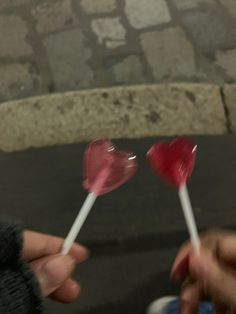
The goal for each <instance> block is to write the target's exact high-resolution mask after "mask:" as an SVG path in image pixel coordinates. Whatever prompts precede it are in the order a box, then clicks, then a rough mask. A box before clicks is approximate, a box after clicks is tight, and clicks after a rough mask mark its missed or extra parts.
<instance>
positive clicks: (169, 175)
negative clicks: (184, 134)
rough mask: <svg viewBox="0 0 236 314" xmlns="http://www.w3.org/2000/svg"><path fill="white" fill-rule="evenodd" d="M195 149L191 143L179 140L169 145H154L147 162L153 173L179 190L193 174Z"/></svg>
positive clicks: (183, 139)
mask: <svg viewBox="0 0 236 314" xmlns="http://www.w3.org/2000/svg"><path fill="white" fill-rule="evenodd" d="M196 148H197V146H196V145H194V144H193V143H192V142H190V141H189V140H187V139H185V138H179V139H177V140H175V141H173V142H170V143H169V144H166V143H159V144H155V145H153V146H152V147H151V149H150V150H149V151H148V154H147V158H148V161H149V163H150V165H151V167H152V168H153V170H154V171H155V172H157V173H158V174H159V175H160V176H162V177H163V178H164V179H165V180H166V181H167V182H169V183H170V184H172V185H174V186H176V187H178V188H180V187H181V186H182V185H184V184H186V182H187V180H188V178H189V177H190V176H191V174H192V172H193V168H194V165H195V159H196Z"/></svg>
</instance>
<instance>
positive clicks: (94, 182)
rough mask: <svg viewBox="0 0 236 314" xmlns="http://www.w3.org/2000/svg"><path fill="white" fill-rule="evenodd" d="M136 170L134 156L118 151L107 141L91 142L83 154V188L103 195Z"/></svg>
mask: <svg viewBox="0 0 236 314" xmlns="http://www.w3.org/2000/svg"><path fill="white" fill-rule="evenodd" d="M136 170H137V161H136V156H135V155H134V154H133V153H129V152H125V151H120V150H118V149H116V147H115V146H114V145H113V144H112V143H111V142H110V141H108V140H105V139H98V140H94V141H92V142H91V143H90V144H89V145H88V147H87V149H86V151H85V153H84V183H83V185H84V188H85V189H86V190H88V191H89V192H94V193H95V194H96V195H103V194H106V193H109V192H111V191H112V190H114V189H116V188H118V187H119V186H120V185H122V184H123V183H125V182H126V181H127V180H128V179H130V178H131V177H132V176H133V175H134V173H135V172H136Z"/></svg>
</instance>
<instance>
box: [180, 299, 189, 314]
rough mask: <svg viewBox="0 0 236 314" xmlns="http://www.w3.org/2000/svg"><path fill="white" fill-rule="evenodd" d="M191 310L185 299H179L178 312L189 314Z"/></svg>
mask: <svg viewBox="0 0 236 314" xmlns="http://www.w3.org/2000/svg"><path fill="white" fill-rule="evenodd" d="M190 310H191V304H190V303H189V302H186V301H184V300H183V301H181V305H180V311H179V312H180V314H189V313H190Z"/></svg>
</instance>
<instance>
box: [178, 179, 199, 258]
mask: <svg viewBox="0 0 236 314" xmlns="http://www.w3.org/2000/svg"><path fill="white" fill-rule="evenodd" d="M179 197H180V202H181V205H182V208H183V212H184V217H185V220H186V224H187V227H188V231H189V234H190V238H191V241H192V244H193V247H194V249H195V250H196V252H197V253H199V252H200V239H199V236H198V232H197V227H196V223H195V219H194V216H193V209H192V206H191V202H190V199H189V194H188V190H187V186H186V184H184V185H183V186H181V187H180V189H179Z"/></svg>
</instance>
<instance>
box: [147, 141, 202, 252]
mask: <svg viewBox="0 0 236 314" xmlns="http://www.w3.org/2000/svg"><path fill="white" fill-rule="evenodd" d="M196 149H197V146H196V145H195V144H193V143H192V142H191V141H190V140H188V139H186V138H178V139H176V140H174V141H172V142H170V143H157V144H154V145H153V146H152V147H151V148H150V150H149V151H148V153H147V159H148V161H149V163H150V165H151V167H152V168H153V170H154V171H155V172H156V173H157V174H159V175H160V176H161V177H162V178H163V179H164V180H165V181H167V182H168V183H170V184H171V185H173V186H175V187H176V188H178V191H179V197H180V201H181V205H182V208H183V212H184V216H185V220H186V223H187V226H188V230H189V233H190V237H191V240H192V243H193V245H194V248H195V249H196V251H197V252H199V246H200V241H199V236H198V232H197V227H196V223H195V219H194V215H193V210H192V206H191V202H190V199H189V195H188V190H187V186H186V183H187V181H188V179H189V178H190V177H191V175H192V172H193V168H194V166H195V160H196Z"/></svg>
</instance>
